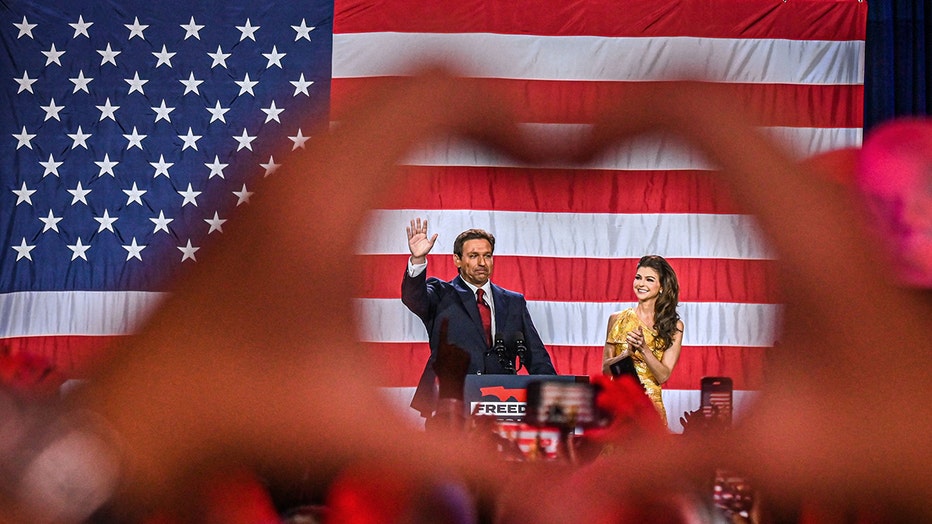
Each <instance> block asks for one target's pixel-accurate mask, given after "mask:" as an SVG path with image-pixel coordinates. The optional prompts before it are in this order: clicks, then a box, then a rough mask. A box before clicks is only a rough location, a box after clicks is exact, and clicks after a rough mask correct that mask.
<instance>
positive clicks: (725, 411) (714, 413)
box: [700, 377, 732, 427]
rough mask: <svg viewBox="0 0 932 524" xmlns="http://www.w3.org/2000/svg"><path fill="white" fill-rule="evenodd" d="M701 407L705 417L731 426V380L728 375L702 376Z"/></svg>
mask: <svg viewBox="0 0 932 524" xmlns="http://www.w3.org/2000/svg"><path fill="white" fill-rule="evenodd" d="M700 389H701V396H702V400H701V409H702V414H703V416H705V417H706V418H707V419H712V420H714V421H715V422H717V423H720V424H722V425H723V426H725V427H728V426H731V414H732V381H731V378H729V377H703V378H702V381H701V382H700Z"/></svg>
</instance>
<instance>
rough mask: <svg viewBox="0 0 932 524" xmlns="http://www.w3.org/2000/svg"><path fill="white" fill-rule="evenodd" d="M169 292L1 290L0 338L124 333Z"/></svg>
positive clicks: (137, 325)
mask: <svg viewBox="0 0 932 524" xmlns="http://www.w3.org/2000/svg"><path fill="white" fill-rule="evenodd" d="M165 296H167V295H166V293H156V292H146V291H30V292H20V293H5V294H0V314H2V315H3V316H4V318H3V320H2V322H0V329H2V332H0V338H6V337H29V336H44V335H125V334H128V333H132V332H133V330H135V329H136V328H137V327H139V323H140V321H142V320H143V319H144V317H145V315H146V314H147V313H148V312H150V311H153V310H154V308H155V307H156V306H157V305H158V304H159V302H160V301H161V300H162V298H164V297H165Z"/></svg>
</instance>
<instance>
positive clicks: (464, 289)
mask: <svg viewBox="0 0 932 524" xmlns="http://www.w3.org/2000/svg"><path fill="white" fill-rule="evenodd" d="M450 284H452V285H453V287H454V288H455V289H456V292H457V293H459V296H460V300H462V301H463V309H465V310H466V313H467V314H468V315H469V318H470V319H472V322H473V324H475V325H476V329H478V330H479V332H480V333H482V331H483V329H482V319H481V318H479V307H478V306H477V305H476V295H475V294H474V293H473V292H472V290H471V289H469V286H467V285H466V282H464V281H463V279H462V278H460V277H459V276H457V277H456V278H454V279H453V280H451V281H450ZM496 320H497V319H496Z"/></svg>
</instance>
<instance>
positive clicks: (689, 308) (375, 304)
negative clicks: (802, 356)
mask: <svg viewBox="0 0 932 524" xmlns="http://www.w3.org/2000/svg"><path fill="white" fill-rule="evenodd" d="M632 305H633V304H618V303H615V302H551V301H528V310H529V311H530V313H531V318H532V319H533V320H534V325H535V326H536V327H537V330H538V332H539V333H540V336H541V339H543V341H544V343H545V344H547V345H551V344H552V345H557V346H596V347H600V348H601V347H602V346H603V344H604V343H605V329H606V326H607V325H608V317H609V315H611V314H612V313H614V312H616V311H619V310H621V309H624V308H626V307H629V306H632ZM780 310H781V306H779V305H776V304H737V303H733V302H685V303H680V307H679V309H678V311H679V313H680V316H681V317H682V318H683V323H684V324H685V326H686V329H685V332H684V334H683V344H684V345H687V346H730V347H762V348H763V347H770V346H772V345H773V343H774V339H775V334H776V333H777V323H778V320H779V314H780ZM357 312H358V314H359V317H360V326H359V330H360V333H359V336H360V337H361V339H362V340H365V341H374V342H426V341H427V332H426V331H425V329H424V324H423V323H421V320H420V319H419V318H417V316H415V315H414V314H413V313H411V312H410V311H408V309H407V308H405V306H404V304H402V303H401V299H397V298H396V299H390V298H364V299H357Z"/></svg>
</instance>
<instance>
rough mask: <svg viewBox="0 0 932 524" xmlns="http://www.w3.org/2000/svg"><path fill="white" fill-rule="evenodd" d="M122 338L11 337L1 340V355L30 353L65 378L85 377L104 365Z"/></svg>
mask: <svg viewBox="0 0 932 524" xmlns="http://www.w3.org/2000/svg"><path fill="white" fill-rule="evenodd" d="M120 338H122V337H120V336H65V335H58V336H56V335H48V336H41V337H10V338H2V339H0V353H8V354H11V355H15V354H17V353H24V354H26V353H28V354H32V355H36V356H38V357H40V358H43V359H45V360H46V361H48V362H49V363H51V364H52V365H53V366H54V367H55V369H56V371H57V372H58V373H61V374H64V375H66V377H65V378H80V377H83V376H86V375H87V374H88V372H89V371H90V370H91V369H92V368H93V367H94V366H96V365H98V364H99V363H101V362H102V361H103V359H104V357H105V356H106V354H107V350H108V349H109V348H110V347H111V345H112V344H113V343H114V342H115V341H116V340H118V339H120Z"/></svg>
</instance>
